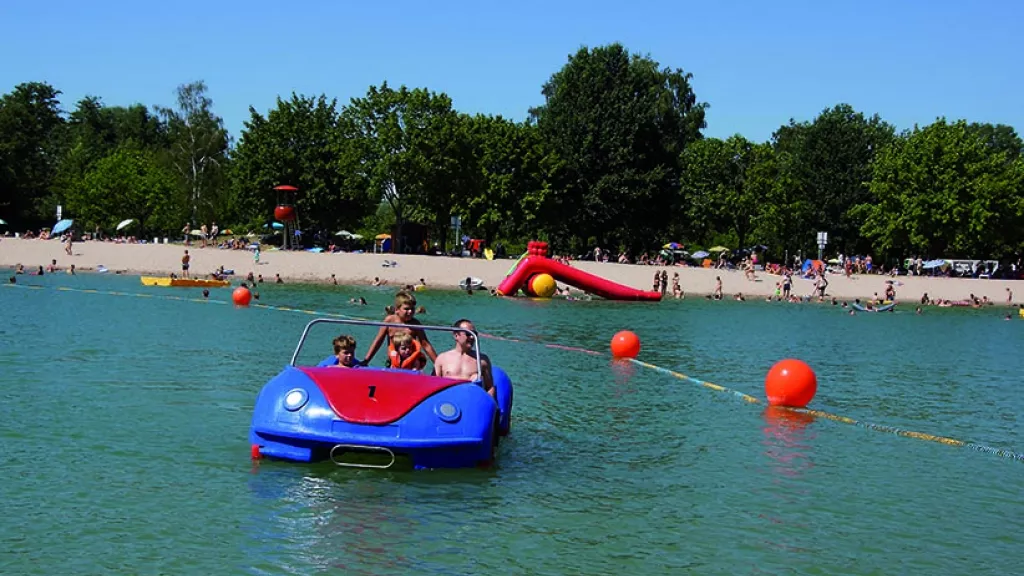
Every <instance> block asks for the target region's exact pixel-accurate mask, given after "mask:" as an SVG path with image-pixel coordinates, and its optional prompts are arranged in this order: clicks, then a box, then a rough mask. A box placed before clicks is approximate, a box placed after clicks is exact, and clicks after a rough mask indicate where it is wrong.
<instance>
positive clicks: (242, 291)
mask: <svg viewBox="0 0 1024 576" xmlns="http://www.w3.org/2000/svg"><path fill="white" fill-rule="evenodd" d="M231 300H232V301H233V302H234V303H235V304H237V305H238V306H248V305H249V302H250V301H252V292H249V289H248V288H246V287H245V286H239V287H238V288H235V291H234V292H232V293H231Z"/></svg>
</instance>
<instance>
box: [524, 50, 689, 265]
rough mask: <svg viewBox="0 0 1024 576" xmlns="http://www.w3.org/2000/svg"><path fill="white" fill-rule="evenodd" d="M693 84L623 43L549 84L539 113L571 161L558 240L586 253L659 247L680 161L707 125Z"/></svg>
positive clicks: (570, 66) (581, 59)
mask: <svg viewBox="0 0 1024 576" xmlns="http://www.w3.org/2000/svg"><path fill="white" fill-rule="evenodd" d="M691 79H692V75H691V74H688V73H685V72H683V71H682V70H681V69H674V70H673V69H670V68H662V67H661V66H660V65H659V64H658V63H657V62H655V61H654V60H652V59H651V58H649V57H646V56H639V55H632V56H631V55H630V54H629V53H628V52H627V50H626V49H625V48H624V47H623V46H622V45H620V44H611V45H608V46H602V47H598V48H594V49H588V48H581V49H580V50H579V51H578V52H577V53H576V54H575V55H572V56H570V57H569V61H568V63H567V64H566V65H565V66H564V67H563V68H562V69H561V70H559V71H558V72H556V73H555V74H554V75H552V76H551V79H550V80H548V81H547V82H546V83H545V84H544V87H543V90H542V94H543V95H544V104H543V105H542V106H539V107H537V108H535V109H533V110H532V111H531V114H532V117H533V118H534V119H535V120H536V122H537V126H538V128H539V129H540V132H541V135H542V136H543V138H544V139H545V140H546V141H547V142H550V143H551V145H552V147H553V149H554V151H555V153H556V154H558V156H559V157H560V158H561V159H562V160H563V161H564V162H565V168H566V170H565V173H564V176H565V179H564V180H563V181H562V182H560V183H559V184H560V185H559V189H560V193H559V194H558V195H557V196H556V197H555V198H554V201H555V209H556V210H557V212H558V214H559V215H560V216H561V218H562V219H561V222H562V227H561V229H560V230H557V231H555V230H552V232H553V233H555V234H559V235H562V234H565V235H572V236H574V237H576V238H577V242H576V243H577V247H578V248H581V247H582V246H579V244H581V243H583V242H586V241H587V239H588V238H590V237H594V238H595V239H596V240H597V242H598V243H600V244H602V245H607V243H609V242H611V243H613V244H625V245H628V246H634V247H640V246H643V245H645V244H649V243H650V242H656V241H658V240H659V239H660V238H659V237H660V236H662V235H663V234H664V233H665V231H666V229H667V227H668V224H669V223H670V222H671V220H672V218H673V215H672V214H671V211H670V210H669V209H668V207H669V206H670V205H671V203H672V202H673V200H674V199H675V197H676V195H677V193H678V189H679V158H680V154H681V153H682V151H683V150H684V149H685V148H686V146H687V145H688V144H690V143H691V142H695V141H697V140H699V139H700V138H701V133H700V131H701V130H702V129H703V128H704V126H705V122H704V112H705V108H706V107H707V105H706V104H702V103H698V102H697V100H696V96H695V95H694V93H693V89H692V88H691V86H690V80H691Z"/></svg>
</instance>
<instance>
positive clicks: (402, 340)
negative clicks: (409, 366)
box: [391, 331, 415, 360]
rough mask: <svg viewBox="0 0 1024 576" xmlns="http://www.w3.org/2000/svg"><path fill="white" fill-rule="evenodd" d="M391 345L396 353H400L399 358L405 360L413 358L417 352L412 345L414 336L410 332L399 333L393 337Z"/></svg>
mask: <svg viewBox="0 0 1024 576" xmlns="http://www.w3.org/2000/svg"><path fill="white" fill-rule="evenodd" d="M391 344H392V345H393V346H394V347H395V352H398V357H399V358H401V359H403V360H404V359H406V358H408V357H409V356H412V354H413V352H414V351H415V348H414V347H413V343H412V334H410V333H409V332H405V331H402V332H398V333H397V334H395V335H394V336H392V337H391Z"/></svg>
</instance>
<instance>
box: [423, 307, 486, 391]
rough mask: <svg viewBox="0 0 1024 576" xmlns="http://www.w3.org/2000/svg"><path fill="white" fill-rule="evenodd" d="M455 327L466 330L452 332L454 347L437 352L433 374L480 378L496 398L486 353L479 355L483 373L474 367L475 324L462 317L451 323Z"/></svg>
mask: <svg viewBox="0 0 1024 576" xmlns="http://www.w3.org/2000/svg"><path fill="white" fill-rule="evenodd" d="M452 326H453V327H455V328H465V329H466V330H468V332H463V331H459V332H454V333H453V334H454V338H455V347H454V348H452V349H451V350H449V351H447V352H442V353H441V354H438V356H437V359H436V360H434V375H435V376H443V377H445V378H464V379H466V380H476V379H478V378H479V379H481V380H482V381H483V386H484V390H486V391H487V393H488V394H490V395H491V397H492V398H495V399H497V396H496V392H495V389H494V380H493V378H492V376H491V359H490V358H488V357H487V355H486V354H481V355H480V368H481V369H482V370H483V375H482V376H481V375H480V374H477V369H476V351H475V349H476V338H475V337H474V335H473V333H475V332H476V326H474V325H473V323H472V322H470V321H469V320H467V319H465V318H463V319H462V320H459V321H457V322H455V323H454V324H452Z"/></svg>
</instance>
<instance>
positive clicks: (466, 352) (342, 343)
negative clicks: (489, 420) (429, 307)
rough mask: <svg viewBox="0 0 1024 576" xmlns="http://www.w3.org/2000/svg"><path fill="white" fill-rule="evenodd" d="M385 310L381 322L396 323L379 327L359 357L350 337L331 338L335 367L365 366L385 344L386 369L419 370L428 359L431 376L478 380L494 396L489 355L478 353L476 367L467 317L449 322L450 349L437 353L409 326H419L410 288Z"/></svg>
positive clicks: (422, 332) (473, 335) (473, 328)
mask: <svg viewBox="0 0 1024 576" xmlns="http://www.w3.org/2000/svg"><path fill="white" fill-rule="evenodd" d="M420 309H421V310H422V308H420ZM388 311H389V314H387V315H386V316H385V317H384V323H386V324H396V325H397V326H395V327H389V326H381V328H380V330H379V331H378V332H377V335H376V337H374V339H373V342H372V343H370V347H369V349H368V350H367V352H366V354H365V355H364V356H363V359H362V360H357V358H356V339H355V337H354V336H352V335H350V334H341V335H339V336H337V337H336V338H334V340H333V341H332V346H333V348H334V357H335V361H336V362H335V363H334V364H333V365H334V366H336V367H339V368H360V367H364V366H369V365H370V362H372V361H373V358H374V356H375V355H376V354H377V352H378V351H379V350H380V348H381V346H384V345H385V343H386V345H387V366H388V367H390V368H401V369H405V370H415V371H423V370H424V369H426V366H427V360H428V359H429V360H430V362H432V363H433V369H432V370H431V373H432V374H433V375H435V376H440V377H443V378H455V379H464V380H470V381H474V380H480V381H481V383H482V385H483V388H484V390H486V391H487V393H488V394H490V395H491V396H492V397H493V396H495V389H494V383H493V379H492V376H491V361H490V358H488V357H487V355H485V354H480V363H479V370H478V368H477V366H478V365H477V353H476V326H475V325H474V324H473V322H472V321H471V320H469V319H468V318H461V319H459V320H457V321H455V323H453V324H452V327H453V328H456V330H454V331H453V332H452V335H453V336H452V337H453V339H454V344H453V346H452V349H451V350H448V351H447V352H442V353H440V354H438V353H437V351H436V350H435V349H434V345H433V344H432V343H431V342H430V339H429V338H428V337H427V333H426V331H425V330H422V329H418V328H413V327H412V326H422V323H421V322H420V321H419V320H418V319H417V318H416V312H417V308H416V296H415V295H414V294H413V292H412V291H411V290H407V289H402V290H399V291H398V293H396V294H395V303H394V308H392V309H389V310H388ZM481 372H482V373H481Z"/></svg>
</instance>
